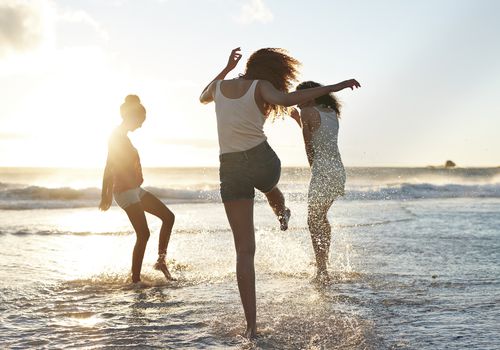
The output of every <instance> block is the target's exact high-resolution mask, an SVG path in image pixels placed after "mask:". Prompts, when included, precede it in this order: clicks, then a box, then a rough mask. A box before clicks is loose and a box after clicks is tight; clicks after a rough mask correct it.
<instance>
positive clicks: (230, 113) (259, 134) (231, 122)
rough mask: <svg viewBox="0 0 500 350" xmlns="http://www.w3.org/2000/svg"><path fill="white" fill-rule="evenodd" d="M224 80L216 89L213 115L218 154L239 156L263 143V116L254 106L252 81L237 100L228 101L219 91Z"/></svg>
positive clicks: (253, 83)
mask: <svg viewBox="0 0 500 350" xmlns="http://www.w3.org/2000/svg"><path fill="white" fill-rule="evenodd" d="M222 81H223V80H219V81H217V83H216V87H215V98H214V101H215V114H216V115H217V133H218V135H219V153H220V154H224V153H230V152H242V151H246V150H249V149H251V148H253V147H255V146H257V145H259V144H261V143H262V142H264V141H266V139H267V137H266V135H264V122H265V121H266V118H265V116H264V115H263V114H262V112H261V111H260V109H259V107H258V106H257V104H256V103H255V87H256V86H257V82H258V80H254V81H253V82H252V84H251V85H250V87H249V88H248V90H247V92H245V94H244V95H243V96H241V97H240V98H228V97H226V96H224V95H223V94H222V92H221V89H220V84H221V82H222Z"/></svg>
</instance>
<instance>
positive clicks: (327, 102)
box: [296, 81, 341, 118]
mask: <svg viewBox="0 0 500 350" xmlns="http://www.w3.org/2000/svg"><path fill="white" fill-rule="evenodd" d="M319 86H323V85H321V84H320V83H316V82H315V81H304V82H302V83H300V84H299V85H297V87H296V90H305V89H310V88H315V87H319ZM314 102H315V103H316V104H317V105H320V106H324V107H328V108H331V109H333V110H334V111H335V113H336V114H337V118H340V108H341V104H340V102H339V100H338V99H337V97H336V96H335V95H334V94H333V93H330V94H327V95H323V96H320V97H318V98H315V99H314Z"/></svg>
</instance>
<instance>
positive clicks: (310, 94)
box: [259, 79, 361, 107]
mask: <svg viewBox="0 0 500 350" xmlns="http://www.w3.org/2000/svg"><path fill="white" fill-rule="evenodd" d="M259 85H260V93H261V95H262V98H263V99H264V101H266V102H267V103H270V104H273V105H279V106H285V107H289V106H294V105H297V104H301V103H305V102H307V101H311V100H314V99H315V98H318V97H320V96H323V95H326V94H329V93H330V92H337V91H340V90H343V89H346V88H350V89H351V90H353V89H354V88H359V87H361V85H360V84H359V83H358V82H357V81H356V80H355V79H349V80H345V81H343V82H341V83H338V84H333V85H326V86H320V87H316V88H311V89H304V90H298V91H294V92H289V93H285V92H282V91H279V90H278V89H276V88H275V87H274V86H273V85H272V84H271V83H270V82H268V81H266V80H262V81H261V83H260V84H259Z"/></svg>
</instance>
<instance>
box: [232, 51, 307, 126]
mask: <svg viewBox="0 0 500 350" xmlns="http://www.w3.org/2000/svg"><path fill="white" fill-rule="evenodd" d="M298 66H300V62H299V61H297V60H296V59H295V58H293V57H291V56H290V55H288V52H287V51H286V50H284V49H277V48H266V49H260V50H257V51H255V52H254V53H253V54H252V55H251V56H250V57H249V58H248V61H247V65H246V69H245V74H243V75H242V76H241V77H242V78H245V79H252V80H267V81H269V82H270V83H271V84H273V86H274V87H275V88H276V89H277V90H279V91H282V92H288V91H289V90H290V89H291V88H292V86H293V82H294V81H297V75H298V69H297V68H298ZM286 113H287V108H286V107H284V106H278V105H273V104H266V115H268V116H269V115H272V116H279V115H284V114H286Z"/></svg>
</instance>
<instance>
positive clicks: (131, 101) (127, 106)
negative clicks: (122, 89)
mask: <svg viewBox="0 0 500 350" xmlns="http://www.w3.org/2000/svg"><path fill="white" fill-rule="evenodd" d="M120 114H121V116H122V118H123V119H128V118H131V117H138V116H141V117H142V116H144V117H145V115H146V108H144V106H143V105H142V104H141V100H140V99H139V96H137V95H128V96H127V97H125V102H123V103H122V105H121V106H120Z"/></svg>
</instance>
